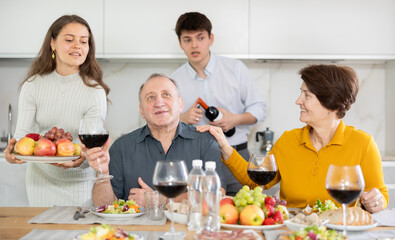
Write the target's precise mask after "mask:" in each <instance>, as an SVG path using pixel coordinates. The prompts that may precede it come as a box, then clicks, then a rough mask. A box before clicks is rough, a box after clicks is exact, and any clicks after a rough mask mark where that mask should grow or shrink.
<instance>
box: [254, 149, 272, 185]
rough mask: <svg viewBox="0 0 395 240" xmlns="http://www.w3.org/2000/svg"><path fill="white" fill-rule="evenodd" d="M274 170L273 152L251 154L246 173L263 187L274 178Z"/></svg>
mask: <svg viewBox="0 0 395 240" xmlns="http://www.w3.org/2000/svg"><path fill="white" fill-rule="evenodd" d="M276 172H277V164H276V159H275V158H274V155H273V154H268V155H258V154H255V153H253V154H251V157H250V160H249V161H248V167H247V174H248V176H249V177H250V179H251V180H252V181H253V182H255V183H256V184H259V185H262V187H263V186H264V185H266V184H268V183H269V182H271V181H272V180H273V179H274V177H275V176H276Z"/></svg>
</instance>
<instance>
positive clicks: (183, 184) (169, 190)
mask: <svg viewBox="0 0 395 240" xmlns="http://www.w3.org/2000/svg"><path fill="white" fill-rule="evenodd" d="M187 179H188V169H187V167H186V165H185V162H184V161H158V162H157V163H156V166H155V170H154V175H153V177H152V183H153V185H154V187H155V188H156V190H158V192H160V193H161V194H163V195H165V196H166V197H168V198H169V205H170V209H169V213H170V216H171V217H170V218H171V227H170V231H169V232H166V233H165V234H164V235H163V237H164V239H168V238H170V239H178V238H180V239H184V237H185V235H186V233H185V232H184V231H181V232H176V231H175V229H174V223H173V198H175V197H177V196H178V195H180V194H181V193H183V192H185V190H186V189H187Z"/></svg>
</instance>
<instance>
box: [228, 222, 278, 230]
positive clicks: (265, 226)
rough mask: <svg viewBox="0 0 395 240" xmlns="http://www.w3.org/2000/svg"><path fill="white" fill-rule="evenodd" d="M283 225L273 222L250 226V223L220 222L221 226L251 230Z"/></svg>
mask: <svg viewBox="0 0 395 240" xmlns="http://www.w3.org/2000/svg"><path fill="white" fill-rule="evenodd" d="M282 226H284V224H274V225H259V226H250V225H239V224H226V223H221V227H223V228H227V229H253V230H270V229H275V228H279V227H282Z"/></svg>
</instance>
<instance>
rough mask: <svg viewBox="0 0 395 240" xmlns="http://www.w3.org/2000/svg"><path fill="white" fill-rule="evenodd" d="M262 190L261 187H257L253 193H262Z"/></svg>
mask: <svg viewBox="0 0 395 240" xmlns="http://www.w3.org/2000/svg"><path fill="white" fill-rule="evenodd" d="M262 190H263V189H262V187H259V186H258V187H255V188H254V192H256V193H262Z"/></svg>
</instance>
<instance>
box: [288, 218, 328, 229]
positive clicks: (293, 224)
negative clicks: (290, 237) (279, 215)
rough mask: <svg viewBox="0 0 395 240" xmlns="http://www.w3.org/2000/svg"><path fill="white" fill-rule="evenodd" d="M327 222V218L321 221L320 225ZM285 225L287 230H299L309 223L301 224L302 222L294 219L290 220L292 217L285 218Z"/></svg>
mask: <svg viewBox="0 0 395 240" xmlns="http://www.w3.org/2000/svg"><path fill="white" fill-rule="evenodd" d="M328 222H329V220H325V221H323V222H322V223H321V224H320V226H325V225H326V224H327V223H328ZM284 224H285V226H287V227H288V228H289V230H291V231H297V230H300V229H301V228H305V227H308V226H311V225H307V224H302V223H296V222H294V221H292V219H289V220H285V221H284Z"/></svg>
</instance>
